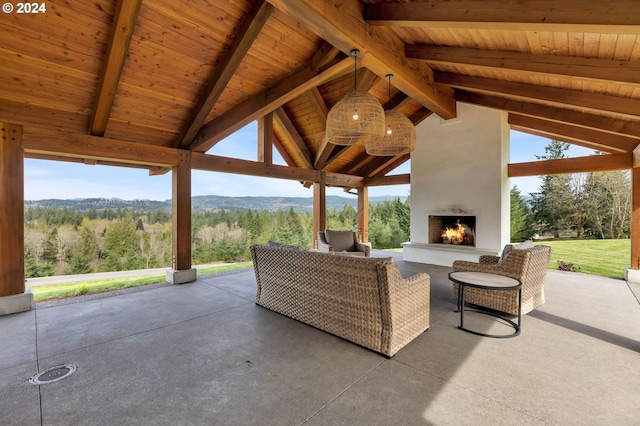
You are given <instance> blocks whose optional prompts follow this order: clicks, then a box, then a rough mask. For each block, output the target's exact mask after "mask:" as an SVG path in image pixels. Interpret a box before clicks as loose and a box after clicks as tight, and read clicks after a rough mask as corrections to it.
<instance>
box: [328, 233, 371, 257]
mask: <svg viewBox="0 0 640 426" xmlns="http://www.w3.org/2000/svg"><path fill="white" fill-rule="evenodd" d="M318 251H319V252H325V253H330V252H333V253H345V254H349V255H352V256H366V257H369V254H370V251H371V248H369V245H368V244H363V243H359V242H358V238H357V237H356V233H355V232H353V231H334V230H331V229H327V230H326V231H320V232H318Z"/></svg>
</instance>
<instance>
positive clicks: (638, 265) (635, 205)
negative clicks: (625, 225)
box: [631, 167, 640, 270]
mask: <svg viewBox="0 0 640 426" xmlns="http://www.w3.org/2000/svg"><path fill="white" fill-rule="evenodd" d="M631 203H632V206H631V269H636V270H638V269H640V167H635V168H633V169H631Z"/></svg>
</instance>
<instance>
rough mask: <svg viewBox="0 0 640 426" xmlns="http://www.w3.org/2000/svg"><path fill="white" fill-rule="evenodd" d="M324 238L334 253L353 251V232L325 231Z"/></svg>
mask: <svg viewBox="0 0 640 426" xmlns="http://www.w3.org/2000/svg"><path fill="white" fill-rule="evenodd" d="M324 237H325V239H326V240H327V243H329V244H330V245H331V246H332V247H333V250H335V251H355V250H354V248H353V245H354V243H355V241H354V239H353V231H333V230H331V229H327V230H326V231H325V232H324Z"/></svg>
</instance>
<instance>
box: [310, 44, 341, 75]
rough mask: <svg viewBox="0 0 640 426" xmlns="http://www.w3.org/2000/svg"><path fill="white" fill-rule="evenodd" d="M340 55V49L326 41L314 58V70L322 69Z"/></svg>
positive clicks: (312, 64)
mask: <svg viewBox="0 0 640 426" xmlns="http://www.w3.org/2000/svg"><path fill="white" fill-rule="evenodd" d="M339 53H340V49H338V48H337V47H335V46H333V45H332V44H331V43H327V42H326V41H325V42H324V43H323V44H322V46H320V49H318V51H317V52H316V54H315V55H314V56H313V59H312V61H311V66H312V67H313V68H314V69H320V68H322V67H324V66H326V65H328V64H329V63H330V62H331V61H333V60H334V59H335V58H336V56H338V54H339Z"/></svg>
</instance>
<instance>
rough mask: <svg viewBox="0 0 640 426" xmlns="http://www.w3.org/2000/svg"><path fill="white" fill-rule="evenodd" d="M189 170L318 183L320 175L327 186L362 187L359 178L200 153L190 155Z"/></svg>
mask: <svg viewBox="0 0 640 426" xmlns="http://www.w3.org/2000/svg"><path fill="white" fill-rule="evenodd" d="M191 168H192V169H195V170H207V171H211V172H221V173H233V174H240V175H249V176H258V177H270V178H278V179H289V180H298V181H303V182H320V180H321V178H322V176H321V175H322V174H324V176H325V177H324V179H325V182H326V184H327V185H332V186H341V187H359V186H362V183H363V181H364V179H363V178H362V177H360V176H351V175H346V174H342V173H331V172H322V171H320V170H310V169H305V168H303V167H289V166H280V165H277V164H265V163H259V162H257V161H249V160H240V159H237V158H229V157H222V156H219V155H211V154H204V153H200V152H194V153H192V155H191Z"/></svg>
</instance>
